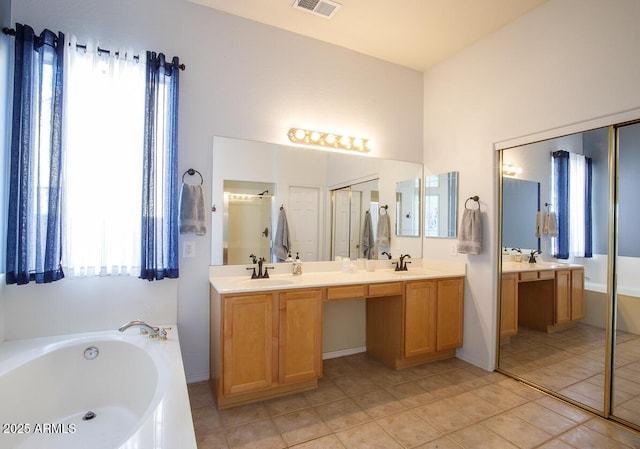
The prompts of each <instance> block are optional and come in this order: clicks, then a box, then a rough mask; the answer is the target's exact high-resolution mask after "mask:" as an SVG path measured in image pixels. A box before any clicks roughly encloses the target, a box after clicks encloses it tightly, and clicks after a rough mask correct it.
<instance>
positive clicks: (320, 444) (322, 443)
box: [291, 434, 345, 449]
mask: <svg viewBox="0 0 640 449" xmlns="http://www.w3.org/2000/svg"><path fill="white" fill-rule="evenodd" d="M291 447H292V448H294V449H345V447H344V445H343V444H342V443H341V442H340V440H339V439H338V437H337V436H335V435H333V434H331V435H327V436H324V437H320V438H316V439H315V440H311V441H307V442H306V443H301V444H296V445H295V446H291Z"/></svg>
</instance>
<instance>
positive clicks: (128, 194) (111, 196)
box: [62, 36, 145, 277]
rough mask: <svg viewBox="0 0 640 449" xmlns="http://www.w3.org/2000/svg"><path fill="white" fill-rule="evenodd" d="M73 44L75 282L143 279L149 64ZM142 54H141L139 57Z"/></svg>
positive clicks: (68, 111) (70, 166)
mask: <svg viewBox="0 0 640 449" xmlns="http://www.w3.org/2000/svg"><path fill="white" fill-rule="evenodd" d="M76 43H77V42H76V40H75V37H74V36H71V39H70V48H69V51H67V52H66V54H67V55H68V56H67V60H66V63H67V71H66V74H67V84H66V86H65V89H66V92H65V96H66V103H65V107H64V109H65V124H66V128H65V133H64V135H65V146H66V157H65V159H64V164H65V166H64V181H63V182H64V188H65V191H64V197H63V198H64V201H63V216H64V217H65V220H64V225H63V234H64V235H65V236H66V238H65V239H64V242H65V244H64V247H63V256H62V265H63V267H64V269H65V273H66V274H67V276H71V277H72V276H92V275H121V274H133V275H137V274H138V271H139V267H140V230H141V207H142V205H141V196H142V195H141V192H142V159H143V142H144V138H143V137H144V136H143V134H144V93H145V60H144V54H142V57H141V58H140V60H139V61H137V60H134V58H133V56H134V53H133V52H132V51H130V50H129V51H127V50H119V55H118V56H116V55H115V51H114V50H115V49H113V48H111V49H110V50H111V54H107V53H105V52H101V53H100V52H98V46H97V45H96V44H93V43H91V42H87V43H86V49H82V48H77V46H76ZM136 54H138V53H136Z"/></svg>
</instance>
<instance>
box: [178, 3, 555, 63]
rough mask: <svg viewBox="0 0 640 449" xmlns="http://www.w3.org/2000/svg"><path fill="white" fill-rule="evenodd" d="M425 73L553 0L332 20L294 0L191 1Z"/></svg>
mask: <svg viewBox="0 0 640 449" xmlns="http://www.w3.org/2000/svg"><path fill="white" fill-rule="evenodd" d="M189 1H191V2H193V3H198V4H201V5H204V6H208V7H210V8H214V9H218V10H221V11H224V12H227V13H230V14H234V15H237V16H241V17H245V18H247V19H251V20H254V21H257V22H261V23H264V24H267V25H271V26H274V27H277V28H282V29H284V30H288V31H291V32H294V33H298V34H302V35H305V36H309V37H312V38H314V39H319V40H321V41H325V42H329V43H331V44H335V45H339V46H341V47H345V48H348V49H351V50H354V51H357V52H359V53H364V54H367V55H370V56H374V57H376V58H379V59H383V60H385V61H389V62H392V63H395V64H399V65H402V66H405V67H409V68H412V69H415V70H419V71H424V70H426V69H428V68H429V67H431V66H433V65H435V64H437V63H438V62H440V61H442V60H444V59H446V58H447V57H449V56H451V55H453V54H455V53H457V52H459V51H460V50H462V49H463V48H465V47H467V46H469V45H471V44H473V43H474V42H475V41H477V40H479V39H481V38H482V37H484V36H486V35H488V34H490V33H492V32H493V31H495V30H497V29H499V28H501V27H503V26H505V25H506V24H508V23H509V22H512V21H514V20H516V19H517V18H518V17H520V16H522V15H524V14H526V13H527V12H529V11H531V10H532V9H534V8H536V7H537V6H539V5H541V4H543V3H545V2H546V1H547V0H337V2H338V3H340V4H341V5H342V6H341V7H340V8H339V9H338V10H337V12H336V13H335V14H334V15H333V17H331V18H330V19H327V18H324V17H321V16H318V15H315V14H311V13H308V12H306V11H302V10H300V9H296V8H293V7H292V5H293V3H294V0H189Z"/></svg>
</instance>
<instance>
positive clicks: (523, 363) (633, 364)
mask: <svg viewBox="0 0 640 449" xmlns="http://www.w3.org/2000/svg"><path fill="white" fill-rule="evenodd" d="M500 354H501V355H500V367H501V368H502V369H503V370H505V371H508V372H510V373H514V374H517V375H518V376H520V377H522V378H523V379H527V380H528V381H530V382H533V383H535V384H537V385H541V386H544V387H547V388H549V389H551V390H554V391H557V392H558V393H560V394H562V395H564V396H566V397H569V398H571V399H573V400H575V401H578V402H580V403H582V404H585V405H587V406H589V407H592V408H594V409H596V410H603V409H604V393H603V391H604V390H603V389H604V367H605V331H604V329H601V328H598V327H594V326H590V325H587V324H582V323H581V324H579V325H578V326H576V327H574V328H571V329H566V330H564V331H561V332H556V333H551V334H547V333H545V332H538V331H534V330H530V329H527V328H524V327H521V328H520V329H519V330H518V335H516V336H514V337H511V340H510V342H509V343H507V344H502V345H501V346H500ZM613 376H614V377H613V382H614V395H613V414H614V415H616V416H618V417H620V418H623V419H627V420H629V421H632V422H640V337H639V336H638V335H634V334H631V333H628V332H620V331H618V332H617V334H616V356H615V369H614V372H613Z"/></svg>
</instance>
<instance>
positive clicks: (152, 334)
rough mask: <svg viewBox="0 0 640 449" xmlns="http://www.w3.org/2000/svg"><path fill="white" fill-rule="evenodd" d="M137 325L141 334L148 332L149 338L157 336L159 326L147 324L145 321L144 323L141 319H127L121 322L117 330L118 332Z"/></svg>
mask: <svg viewBox="0 0 640 449" xmlns="http://www.w3.org/2000/svg"><path fill="white" fill-rule="evenodd" d="M134 326H137V327H139V328H140V333H141V334H143V335H146V334H149V337H150V338H154V337H157V336H158V332H159V331H160V329H159V328H157V327H153V326H149V325H148V324H147V323H145V322H144V321H142V320H133V321H129V322H128V323H125V324H123V325H122V326H121V327H120V328H119V329H118V330H119V331H120V332H124V331H126V330H127V329H129V328H130V327H134Z"/></svg>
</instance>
